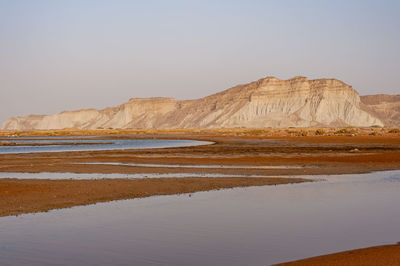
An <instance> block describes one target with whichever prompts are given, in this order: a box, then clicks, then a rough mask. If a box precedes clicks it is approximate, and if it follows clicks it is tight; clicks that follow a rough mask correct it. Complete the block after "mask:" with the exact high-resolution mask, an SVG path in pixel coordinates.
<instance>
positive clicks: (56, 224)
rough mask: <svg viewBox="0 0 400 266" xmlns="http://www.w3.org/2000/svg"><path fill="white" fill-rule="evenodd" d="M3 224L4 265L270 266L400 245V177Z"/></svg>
mask: <svg viewBox="0 0 400 266" xmlns="http://www.w3.org/2000/svg"><path fill="white" fill-rule="evenodd" d="M319 178H320V179H326V180H327V181H325V182H313V183H303V184H293V185H280V186H265V187H251V188H238V189H231V190H223V191H212V192H201V193H195V194H193V195H192V197H188V196H187V195H180V196H158V197H151V198H146V199H135V200H125V201H115V202H110V203H102V204H96V205H91V206H85V207H75V208H71V209H65V210H55V211H50V212H48V213H41V214H28V215H21V216H18V217H3V218H0V258H1V263H2V264H6V265H19V264H29V265H46V264H52V265H54V264H63V265H65V264H74V265H88V264H92V265H96V264H113V265H116V264H117V265H160V264H161V265H268V264H272V263H277V262H281V261H287V260H294V259H300V258H303V257H309V256H315V255H320V254H324V253H331V252H337V251H342V250H346V249H354V248H361V247H366V246H371V245H380V244H387V243H395V242H397V241H399V240H400V234H399V230H398V225H399V224H400V210H399V208H398V206H397V202H400V193H399V190H400V182H398V181H399V180H400V171H390V172H381V173H372V174H364V175H340V176H320V177H319Z"/></svg>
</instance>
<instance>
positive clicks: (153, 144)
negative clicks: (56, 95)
mask: <svg viewBox="0 0 400 266" xmlns="http://www.w3.org/2000/svg"><path fill="white" fill-rule="evenodd" d="M1 140H2V141H3V142H4V141H6V142H13V143H20V144H23V143H25V144H26V143H34V144H44V143H47V144H52V143H65V145H43V146H42V145H41V146H0V154H1V153H3V154H4V153H6V154H9V153H33V152H64V151H92V150H93V151H98V150H120V149H149V148H171V147H188V146H198V145H207V144H212V143H213V142H209V141H197V140H175V139H97V138H96V139H64V138H58V137H57V138H50V139H43V138H34V139H33V138H30V139H27V138H21V139H15V138H2V139H1ZM73 143H77V144H79V145H72V144H73Z"/></svg>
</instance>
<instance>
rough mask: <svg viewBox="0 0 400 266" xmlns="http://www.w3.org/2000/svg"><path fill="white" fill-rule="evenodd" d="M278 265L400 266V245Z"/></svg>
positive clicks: (371, 248)
mask: <svg viewBox="0 0 400 266" xmlns="http://www.w3.org/2000/svg"><path fill="white" fill-rule="evenodd" d="M277 265H282V266H283V265H298V266H303V265H304V266H320V265H325V266H337V265H352V266H376V265H385V266H392V265H393V266H395V265H400V244H397V245H385V246H376V247H369V248H363V249H356V250H349V251H344V252H339V253H334V254H329V255H323V256H318V257H313V258H308V259H304V260H299V261H294V262H286V263H282V264H277Z"/></svg>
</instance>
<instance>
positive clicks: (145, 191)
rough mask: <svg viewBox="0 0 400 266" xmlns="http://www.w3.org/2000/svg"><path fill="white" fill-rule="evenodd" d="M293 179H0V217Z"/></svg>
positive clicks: (295, 181)
mask: <svg viewBox="0 0 400 266" xmlns="http://www.w3.org/2000/svg"><path fill="white" fill-rule="evenodd" d="M304 181H306V180H304V179H294V178H144V179H100V180H38V179H25V180H19V179H7V178H4V179H0V216H8V215H17V214H22V213H29V212H43V211H48V210H51V209H58V208H67V207H72V206H78V205H87V204H93V203H97V202H106V201H112V200H121V199H133V198H143V197H149V196H154V195H172V194H182V193H193V192H198V191H208V190H214V189H226V188H234V187H247V186H264V185H277V184H289V183H299V182H304Z"/></svg>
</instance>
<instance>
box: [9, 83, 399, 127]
mask: <svg viewBox="0 0 400 266" xmlns="http://www.w3.org/2000/svg"><path fill="white" fill-rule="evenodd" d="M391 97H397V98H391ZM389 98H390V99H391V100H388V99H389ZM399 106H400V96H380V98H379V99H378V98H377V96H363V97H361V98H360V96H359V94H358V93H357V92H356V91H355V90H354V89H353V88H352V87H351V86H349V85H347V84H345V83H344V82H342V81H339V80H337V79H316V80H308V79H307V78H305V77H295V78H292V79H289V80H280V79H277V78H274V77H267V78H263V79H260V80H258V81H255V82H251V83H249V84H244V85H238V86H235V87H233V88H230V89H227V90H225V91H222V92H220V93H216V94H213V95H210V96H207V97H204V98H201V99H197V100H183V101H181V100H176V99H173V98H133V99H130V100H129V101H128V102H126V103H124V104H121V105H119V106H115V107H110V108H106V109H104V110H95V109H87V110H79V111H67V112H62V113H59V114H54V115H43V116H37V115H32V116H27V117H16V118H11V119H9V120H8V121H6V122H4V123H3V125H2V129H3V130H32V129H37V130H40V129H63V128H79V129H97V128H132V129H150V128H158V129H172V128H223V127H225V128H233V127H337V126H356V127H369V126H385V125H391V126H393V125H398V124H400V123H399V121H400V107H399ZM392 109H393V110H394V111H392Z"/></svg>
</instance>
